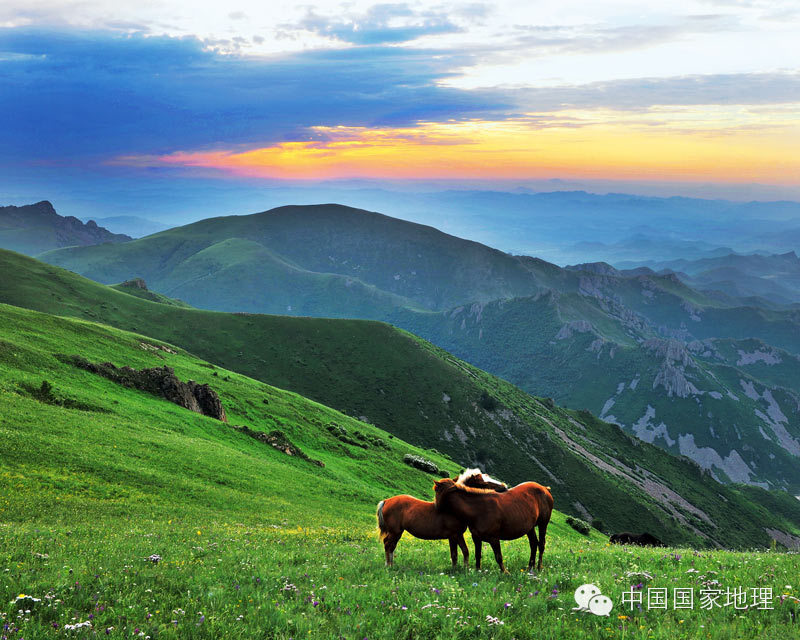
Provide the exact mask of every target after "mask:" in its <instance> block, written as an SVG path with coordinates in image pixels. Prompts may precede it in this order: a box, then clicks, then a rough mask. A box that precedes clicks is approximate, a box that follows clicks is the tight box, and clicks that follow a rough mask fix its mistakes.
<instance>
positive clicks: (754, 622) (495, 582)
mask: <svg viewBox="0 0 800 640" xmlns="http://www.w3.org/2000/svg"><path fill="white" fill-rule="evenodd" d="M143 343H144V344H145V345H151V346H159V345H160V344H161V343H160V342H158V341H155V340H153V339H152V338H146V337H143V336H140V335H136V334H130V333H126V332H123V331H119V330H115V329H111V328H108V327H104V326H101V325H97V324H94V323H89V322H85V321H79V320H74V319H67V318H61V317H54V316H50V315H46V314H41V313H35V312H31V311H27V310H23V309H19V308H15V307H10V306H6V305H0V362H1V363H2V366H0V407H2V408H3V409H2V411H1V412H0V439H2V442H3V443H4V451H3V453H4V455H3V456H2V457H0V575H3V580H2V581H0V602H2V603H3V604H2V605H0V622H2V623H3V624H5V625H8V626H7V628H6V629H5V630H4V634H5V635H8V636H9V637H13V638H15V639H16V638H22V637H24V638H27V639H32V638H33V639H37V638H51V637H54V636H61V635H62V634H66V633H68V632H67V631H66V625H70V624H72V625H74V624H76V623H79V622H80V623H87V622H88V623H89V624H90V625H91V626H92V628H91V630H90V631H86V630H84V631H80V632H73V633H70V634H69V635H70V636H72V637H93V636H94V634H98V635H104V636H105V635H107V636H109V637H111V638H115V637H146V636H150V637H160V638H182V639H183V638H198V639H200V638H220V637H226V638H241V639H245V638H253V637H265V638H275V639H281V640H287V639H288V638H297V637H303V638H314V639H320V640H321V639H327V638H331V637H338V636H340V635H344V636H345V637H357V638H362V637H368V638H372V639H381V640H383V639H389V638H392V639H396V638H401V637H409V638H411V637H425V638H431V639H441V640H445V639H450V638H456V639H465V640H466V639H467V638H470V639H472V638H487V639H488V638H496V639H498V640H506V639H510V638H524V637H528V636H529V635H530V634H531V633H532V631H531V630H532V629H534V628H535V629H536V637H537V638H545V639H547V638H550V639H553V638H567V637H568V638H578V639H588V638H616V637H619V636H622V635H624V636H625V637H628V638H636V639H641V640H645V639H650V638H652V639H655V640H666V639H668V638H669V639H672V638H696V637H708V638H711V637H713V638H714V639H715V640H717V639H731V640H732V639H734V638H736V639H742V638H764V637H768V636H770V634H772V636H771V637H776V638H777V637H790V636H791V634H792V633H793V631H794V627H793V626H792V620H793V617H792V616H793V615H796V614H797V613H798V610H797V603H796V601H795V600H792V599H791V598H790V599H788V600H787V601H786V602H785V603H783V604H779V603H778V600H777V599H775V600H774V601H772V602H771V604H772V605H773V606H774V607H775V609H774V610H767V611H748V612H744V613H742V612H735V611H734V610H732V609H731V608H715V609H714V610H712V611H704V610H701V609H700V608H699V604H697V605H696V606H695V609H694V610H692V611H673V610H671V609H668V610H666V611H658V610H653V611H648V610H642V611H639V610H637V609H635V608H634V609H633V610H632V611H631V610H629V609H628V608H627V607H623V605H622V603H621V597H622V593H623V591H626V590H629V589H630V588H631V587H632V585H635V584H637V583H639V582H643V583H644V584H645V585H646V586H647V587H656V588H657V587H661V588H664V587H666V588H667V589H671V588H673V587H674V586H676V585H677V586H680V587H694V589H695V593H696V597H697V598H698V599H699V594H700V589H702V588H704V586H703V581H705V580H708V579H712V578H713V579H715V580H718V581H719V582H720V584H721V585H722V587H723V588H724V587H731V588H733V587H739V586H741V587H744V588H745V589H749V588H750V587H752V586H756V585H757V586H765V587H770V588H772V589H773V591H774V595H775V596H776V598H777V596H779V595H781V594H783V593H788V594H792V593H794V591H793V589H792V588H791V587H788V586H787V587H784V585H793V584H794V578H796V566H795V563H794V556H790V555H785V554H775V553H763V552H761V553H759V552H756V553H752V552H751V553H730V552H702V553H700V552H696V551H692V550H689V549H667V550H661V549H659V550H647V549H626V548H615V547H608V546H607V544H606V543H605V540H604V538H603V537H601V536H599V535H598V534H597V533H596V532H593V533H592V534H591V535H590V536H589V537H588V538H587V537H584V536H581V535H579V534H577V533H576V532H574V531H573V530H572V529H570V528H569V527H568V526H567V525H566V524H565V523H564V518H563V516H562V515H561V514H559V513H555V514H554V519H553V522H552V523H551V526H550V528H549V530H548V549H547V553H546V555H545V569H544V571H543V572H542V573H541V574H539V575H535V576H529V575H527V574H524V573H521V572H518V569H519V567H522V566H524V563H525V562H526V561H527V544H526V543H524V542H522V541H516V542H505V543H504V544H503V549H504V553H505V557H506V561H507V563H508V564H509V566H510V568H511V569H512V574H511V575H508V576H501V575H500V574H499V572H497V570H496V569H495V567H494V566H493V564H492V560H491V557H487V558H486V566H487V569H486V570H485V571H484V572H483V573H477V572H475V571H474V570H470V571H469V572H462V571H459V572H455V573H444V572H443V570H444V569H445V568H446V567H447V565H448V560H447V559H446V558H447V554H446V543H444V542H443V541H440V542H426V541H418V540H414V539H409V538H408V537H405V538H404V539H403V540H402V541H401V543H400V546H399V547H398V550H397V554H396V561H397V565H398V566H397V568H396V569H394V570H392V571H390V572H388V573H387V571H386V570H385V569H384V568H383V566H382V553H381V550H380V546H379V544H378V541H377V539H376V535H375V533H374V507H375V502H376V501H377V500H378V499H379V498H382V497H385V496H386V495H388V494H390V493H397V492H401V491H410V492H412V493H416V494H418V495H420V496H426V495H428V493H429V491H430V480H431V477H430V476H428V475H426V474H423V473H422V472H419V471H416V470H414V469H410V468H408V467H407V466H405V465H403V464H402V462H400V461H399V459H400V456H401V455H402V454H403V453H404V452H407V451H415V452H418V453H422V454H423V455H426V456H428V457H431V458H434V459H435V460H436V461H437V462H438V463H439V464H441V465H451V464H452V463H450V462H449V461H447V460H445V459H443V458H441V457H440V456H437V455H435V454H431V453H430V452H427V451H419V450H416V449H415V448H414V447H411V446H409V445H406V444H404V443H401V442H400V441H398V440H397V439H394V440H392V439H391V438H390V437H389V436H387V435H386V434H384V433H382V432H380V431H379V430H377V429H374V428H372V427H370V426H368V425H364V424H363V423H359V422H355V421H353V420H351V419H349V418H347V417H346V416H343V415H341V414H338V413H336V412H335V411H332V410H331V409H328V408H327V407H324V406H321V405H318V404H316V403H313V402H310V401H308V400H306V399H304V398H302V397H300V396H297V395H295V394H293V393H290V392H285V391H281V390H278V389H275V388H273V387H270V386H268V385H265V384H263V383H260V382H257V381H254V380H252V379H248V378H246V377H244V376H241V375H239V374H236V373H233V372H229V371H226V370H224V369H219V368H216V367H213V366H212V365H209V364H208V363H206V362H204V361H202V360H199V359H198V358H196V357H195V356H192V355H191V354H188V353H186V352H184V351H182V350H178V353H169V352H165V351H162V350H157V351H154V350H153V349H152V348H142V344H143ZM57 353H80V354H82V355H84V356H85V357H86V358H88V359H90V360H95V361H97V360H100V361H102V360H110V361H112V362H114V363H115V364H117V365H123V364H128V365H131V366H135V367H147V366H160V365H163V364H167V365H169V366H172V367H174V368H175V370H176V373H178V375H180V377H181V378H183V379H187V378H192V379H195V380H198V381H200V382H208V383H210V384H212V385H213V386H214V388H215V389H216V390H217V391H219V393H220V394H221V397H222V400H223V403H224V405H225V408H226V410H227V412H228V415H229V418H230V424H241V423H246V424H249V425H250V426H251V427H253V428H257V429H265V430H266V429H271V428H273V427H279V428H280V429H282V430H283V431H284V432H285V433H287V434H288V435H289V437H290V438H291V439H292V440H293V441H294V442H295V444H298V445H300V446H301V447H302V448H303V449H304V450H305V451H306V452H307V453H308V454H310V455H311V456H312V457H314V458H318V459H321V460H324V461H325V463H326V466H325V468H322V469H321V468H319V467H317V466H314V465H311V464H310V463H308V462H306V461H303V460H300V459H297V458H292V457H289V456H286V455H284V454H282V453H280V452H278V451H276V450H274V449H272V448H271V447H269V446H266V445H264V444H262V443H259V442H256V441H255V440H252V439H251V438H248V437H247V436H245V435H243V434H241V433H238V432H236V431H235V430H234V429H232V428H231V427H230V426H226V425H225V424H223V423H221V422H219V421H216V420H213V419H211V418H206V417H203V416H199V415H198V414H194V413H191V412H189V411H187V410H185V409H182V408H180V407H177V406H175V405H172V404H170V403H168V402H166V401H164V400H161V399H158V398H155V397H152V396H149V395H147V394H144V393H141V392H138V391H134V390H130V389H125V388H123V387H120V386H118V385H115V384H114V383H112V382H110V381H107V380H105V379H103V378H100V377H98V376H94V375H93V374H90V373H88V372H85V371H82V370H78V369H75V368H73V367H71V366H69V365H66V364H64V363H63V362H61V361H60V360H59V359H57V358H56V357H54V354H57ZM215 373H216V375H214V374H215ZM42 379H47V380H49V381H50V382H51V383H52V384H53V386H54V389H55V394H56V396H57V397H59V398H61V399H71V400H74V401H79V402H82V403H84V404H86V405H92V407H93V408H92V410H77V409H67V408H64V407H59V406H53V405H50V404H44V403H41V402H39V401H37V400H35V399H33V398H30V397H28V396H27V395H26V394H20V393H19V390H20V388H21V387H20V383H25V382H28V383H31V384H33V385H37V384H38V383H40V382H41V380H42ZM265 399H266V400H268V404H265V402H264V400H265ZM328 421H336V422H337V423H338V424H339V425H342V426H345V427H346V428H348V429H350V430H351V431H355V430H361V431H364V432H369V433H372V434H374V435H376V436H380V437H383V438H385V440H386V441H387V442H388V443H389V449H388V450H384V449H383V448H381V447H376V448H374V449H371V450H368V451H364V450H362V449H360V448H356V447H351V446H349V445H345V444H342V443H341V442H339V441H338V440H335V439H333V438H332V437H331V436H330V434H329V433H328V431H327V430H326V429H324V427H323V426H324V424H326V423H327V422H328ZM748 491H750V490H748ZM726 495H729V494H726ZM753 498H754V499H762V494H761V493H758V492H755V493H753ZM776 505H777V506H778V508H779V510H784V511H786V513H787V514H791V513H792V509H791V506H789V505H786V504H785V503H784V502H782V501H780V500H778V499H776V501H775V502H774V504H771V505H770V507H771V508H773V509H775V508H776ZM152 554H158V556H159V557H160V558H161V560H160V561H159V562H158V564H154V563H152V562H148V561H147V560H146V559H147V558H148V557H149V556H151V555H152ZM687 571H696V573H687ZM641 572H647V574H648V576H649V577H645V575H644V574H642V573H641ZM587 579H588V580H591V581H592V582H594V583H596V584H598V585H599V586H600V588H601V589H602V591H603V593H604V594H606V595H608V596H610V597H611V598H612V600H613V602H614V606H615V609H614V611H613V612H612V616H613V617H612V618H611V619H610V620H609V619H606V618H596V617H593V616H585V615H575V614H571V612H570V608H571V607H572V606H574V601H573V599H572V593H573V591H574V590H575V589H576V588H577V587H578V586H579V585H581V584H583V583H584V582H586V581H587ZM795 588H796V587H795ZM787 589H788V591H787ZM19 594H29V595H31V596H33V597H35V598H39V599H40V602H38V603H34V602H33V601H31V600H24V599H23V600H21V601H18V600H17V598H18V597H19ZM18 608H19V609H20V610H21V614H19V615H18V614H17V612H16V611H17V609H18ZM793 612H794V613H793ZM736 613H738V614H739V615H734V614H736ZM487 616H493V617H496V618H497V619H498V620H501V621H502V622H503V624H502V625H500V624H490V623H489V621H488V620H487ZM618 616H621V617H618ZM712 634H713V636H712Z"/></svg>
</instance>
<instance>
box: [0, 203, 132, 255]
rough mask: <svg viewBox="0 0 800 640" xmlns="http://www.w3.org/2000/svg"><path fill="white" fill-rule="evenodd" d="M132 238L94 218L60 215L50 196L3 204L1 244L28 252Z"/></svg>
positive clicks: (0, 223)
mask: <svg viewBox="0 0 800 640" xmlns="http://www.w3.org/2000/svg"><path fill="white" fill-rule="evenodd" d="M130 239H131V238H130V237H129V236H126V235H122V234H115V233H111V232H110V231H109V230H108V229H105V228H103V227H100V226H98V225H97V224H96V223H95V222H92V221H89V222H87V223H86V224H84V223H83V222H81V221H80V220H78V219H77V218H73V217H72V216H68V217H64V216H60V215H58V214H57V213H56V211H55V209H54V208H53V205H52V204H50V203H49V202H48V201H47V200H42V201H41V202H37V203H36V204H30V205H25V206H22V207H14V206H9V207H0V247H4V248H6V249H11V250H12V251H18V252H20V253H25V254H28V255H36V254H37V253H41V252H43V251H49V250H50V249H57V248H60V247H71V246H74V245H90V244H100V243H104V242H126V241H128V240H130Z"/></svg>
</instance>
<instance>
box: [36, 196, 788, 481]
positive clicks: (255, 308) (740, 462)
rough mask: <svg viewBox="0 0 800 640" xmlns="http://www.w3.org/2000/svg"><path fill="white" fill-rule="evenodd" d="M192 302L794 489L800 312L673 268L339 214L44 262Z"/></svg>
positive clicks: (235, 223) (358, 213) (321, 210)
mask: <svg viewBox="0 0 800 640" xmlns="http://www.w3.org/2000/svg"><path fill="white" fill-rule="evenodd" d="M42 258H43V259H44V260H46V261H47V262H50V263H51V264H55V265H59V266H62V267H65V268H67V269H70V270H72V271H75V272H77V273H81V274H83V275H85V276H87V277H90V278H92V279H94V280H97V281H99V282H104V283H109V284H110V283H114V282H120V281H122V280H128V279H130V278H133V277H143V278H145V280H146V281H147V283H148V285H149V287H150V288H151V289H152V290H154V291H156V292H158V293H161V294H163V295H166V296H169V297H177V298H180V299H181V300H185V301H186V302H188V303H190V304H192V305H193V306H197V307H202V308H205V309H215V310H224V311H239V312H242V311H246V312H251V313H273V314H276V313H277V314H284V315H314V316H326V317H361V318H371V319H382V320H388V321H390V322H392V323H393V324H395V325H397V326H399V327H402V328H404V329H407V330H409V331H412V332H414V333H416V334H417V335H419V336H421V337H423V338H426V339H428V340H430V341H431V342H433V343H434V344H437V345H439V346H441V347H443V348H446V349H448V350H449V351H451V352H452V353H454V354H455V355H457V356H459V357H461V358H463V359H465V360H467V361H469V362H471V363H472V364H474V365H476V366H479V367H481V368H483V369H485V370H487V371H489V372H491V373H495V374H497V375H500V376H502V377H504V378H505V379H507V380H509V381H510V382H512V383H514V384H517V385H519V386H520V387H522V388H523V389H525V390H526V391H529V392H531V393H535V394H537V395H543V396H551V397H553V398H554V399H555V400H556V401H558V402H562V403H565V404H566V405H567V406H570V407H573V408H576V409H581V408H585V409H588V410H590V411H591V412H593V413H595V414H596V415H599V416H601V417H604V418H605V419H607V420H610V421H613V422H616V423H618V424H619V425H621V426H622V427H623V428H624V429H625V430H626V431H628V432H629V433H632V434H636V435H638V436H639V437H640V438H641V439H644V440H648V441H651V442H654V443H655V444H658V445H659V446H662V447H664V448H666V449H668V450H670V451H673V452H674V453H678V454H682V455H686V456H688V457H690V458H692V459H693V460H695V461H696V462H697V463H698V464H700V465H701V466H702V467H703V468H705V469H708V470H709V471H711V472H712V473H713V474H714V475H715V476H716V477H717V478H719V479H720V480H730V481H736V482H747V483H751V484H761V485H763V486H770V487H780V488H785V489H789V490H791V491H793V492H795V493H800V466H799V465H798V464H797V462H798V456H799V455H800V396H798V392H797V389H798V388H800V359H798V354H800V311H797V310H791V309H786V310H784V309H776V308H768V307H766V306H759V305H756V304H749V305H744V304H743V303H742V301H741V300H739V299H737V298H734V297H732V296H725V295H708V294H705V293H703V292H700V291H697V290H695V289H693V288H691V287H689V286H687V285H686V284H685V283H684V282H682V281H681V280H680V279H679V278H678V277H677V276H676V275H675V274H672V273H669V274H665V275H658V274H655V273H652V272H650V271H649V270H647V269H644V270H640V271H633V272H619V271H617V270H615V269H613V268H612V267H610V266H609V265H602V264H587V265H581V266H579V267H577V268H571V269H562V268H560V267H558V266H556V265H554V264H550V263H548V262H545V261H542V260H539V259H536V258H531V257H526V256H514V255H510V254H507V253H503V252H501V251H497V250H495V249H491V248H489V247H487V246H484V245H481V244H478V243H475V242H470V241H466V240H462V239H459V238H456V237H454V236H451V235H448V234H444V233H442V232H440V231H437V230H436V229H434V228H432V227H427V226H423V225H418V224H414V223H410V222H405V221H401V220H397V219H394V218H390V217H387V216H384V215H381V214H377V213H371V212H367V211H363V210H357V209H352V208H349V207H344V206H340V205H314V206H302V207H301V206H292V207H280V208H278V209H274V210H272V211H268V212H263V213H258V214H253V215H249V216H228V217H222V218H212V219H208V220H203V221H200V222H197V223H194V224H191V225H187V226H184V227H178V228H175V229H170V230H167V231H164V232H161V233H158V234H156V235H153V236H149V237H147V238H143V239H139V240H135V241H132V242H129V243H125V244H118V245H108V244H106V245H98V246H93V247H73V248H68V249H61V250H57V251H52V252H49V253H46V254H44V255H43V256H42Z"/></svg>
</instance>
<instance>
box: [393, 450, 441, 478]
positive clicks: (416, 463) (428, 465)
mask: <svg viewBox="0 0 800 640" xmlns="http://www.w3.org/2000/svg"><path fill="white" fill-rule="evenodd" d="M403 462H405V463H406V464H407V465H411V466H412V467H415V468H416V469H420V470H421V471H424V472H425V473H430V474H433V475H438V476H439V477H441V478H444V477H445V476H446V475H447V472H446V471H445V470H444V469H440V468H439V467H438V466H437V464H436V463H435V462H433V461H432V460H428V459H426V458H423V457H422V456H416V455H414V454H413V453H407V454H406V455H404V456H403Z"/></svg>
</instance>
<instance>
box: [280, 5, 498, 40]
mask: <svg viewBox="0 0 800 640" xmlns="http://www.w3.org/2000/svg"><path fill="white" fill-rule="evenodd" d="M485 13H486V9H485V7H484V6H483V5H477V4H475V5H470V7H468V8H467V13H466V15H475V16H483V15H485ZM462 15H465V14H463V13H462ZM283 27H284V28H286V29H289V30H292V29H301V30H305V31H310V32H312V33H315V34H317V35H320V36H326V37H329V38H333V39H334V40H339V41H341V42H347V43H350V44H356V45H378V44H399V43H403V42H410V41H411V40H416V39H417V38H420V37H422V36H428V35H438V34H443V33H457V32H460V31H461V30H462V29H461V28H460V27H458V26H456V25H455V24H454V23H453V22H451V21H450V19H449V18H448V17H447V16H446V15H445V14H443V13H439V12H436V11H415V10H412V9H411V7H410V6H409V5H408V4H407V3H397V4H377V5H373V6H372V7H370V8H369V9H368V10H367V11H366V12H365V13H364V14H362V15H354V16H349V17H345V18H332V17H329V16H322V15H319V14H317V13H315V12H314V10H313V9H308V12H307V13H306V16H305V17H304V18H303V19H302V20H300V22H298V23H297V24H294V25H283Z"/></svg>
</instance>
